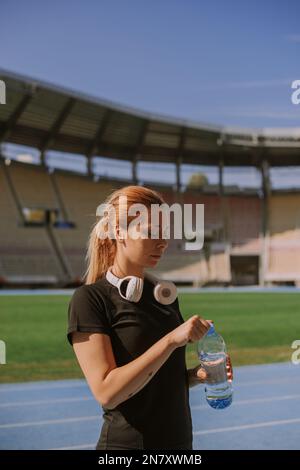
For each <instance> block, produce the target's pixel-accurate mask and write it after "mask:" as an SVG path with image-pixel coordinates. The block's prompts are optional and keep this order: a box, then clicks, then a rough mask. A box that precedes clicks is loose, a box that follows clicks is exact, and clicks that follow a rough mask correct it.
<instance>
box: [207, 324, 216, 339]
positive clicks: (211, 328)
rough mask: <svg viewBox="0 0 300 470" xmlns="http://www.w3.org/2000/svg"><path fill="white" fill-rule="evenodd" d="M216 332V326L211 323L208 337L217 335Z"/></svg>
mask: <svg viewBox="0 0 300 470" xmlns="http://www.w3.org/2000/svg"><path fill="white" fill-rule="evenodd" d="M215 331H216V330H215V326H214V324H213V323H211V324H210V328H209V330H208V332H207V333H206V335H207V336H211V335H212V334H214V333H215Z"/></svg>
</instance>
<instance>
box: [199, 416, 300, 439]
mask: <svg viewBox="0 0 300 470" xmlns="http://www.w3.org/2000/svg"><path fill="white" fill-rule="evenodd" d="M294 423H300V418H293V419H282V420H278V421H265V422H262V423H255V424H245V425H243V426H230V427H227V428H217V429H206V430H204V431H195V432H193V434H194V436H200V435H204V434H214V433H217V432H228V431H242V430H244V429H257V428H264V427H269V426H270V427H271V426H283V425H284V424H294Z"/></svg>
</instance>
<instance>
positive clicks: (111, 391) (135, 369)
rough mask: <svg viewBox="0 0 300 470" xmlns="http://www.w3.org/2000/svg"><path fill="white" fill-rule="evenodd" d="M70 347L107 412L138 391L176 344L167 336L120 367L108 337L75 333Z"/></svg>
mask: <svg viewBox="0 0 300 470" xmlns="http://www.w3.org/2000/svg"><path fill="white" fill-rule="evenodd" d="M73 348H74V351H75V354H76V357H77V360H78V362H79V365H80V367H81V369H82V371H83V373H84V375H85V377H86V379H87V382H88V384H89V386H90V388H91V390H92V392H93V395H94V396H95V398H96V400H97V401H98V402H100V403H101V405H103V406H105V407H106V408H108V409H111V408H115V407H116V406H118V405H119V404H120V403H122V402H123V401H125V400H127V399H128V398H130V397H132V396H133V395H135V394H136V393H137V392H138V391H139V390H140V389H142V388H143V387H144V386H145V385H146V384H147V383H148V382H149V381H150V380H151V378H152V377H153V375H154V374H155V373H156V372H157V371H158V370H159V369H160V367H161V366H162V365H163V364H164V362H165V361H166V360H167V359H168V357H169V356H170V355H171V353H172V352H173V351H174V350H175V349H176V348H177V345H176V344H175V343H174V342H173V341H172V340H171V336H170V334H167V335H165V336H164V337H162V338H161V339H160V340H159V341H157V342H156V343H155V344H153V345H152V346H151V347H150V348H149V349H148V350H147V351H146V352H144V353H143V354H142V355H141V356H139V357H138V358H136V359H134V360H133V361H131V362H129V363H128V364H125V365H124V366H121V367H117V366H116V363H115V359H114V355H113V351H112V346H111V341H110V337H109V336H108V335H105V334H102V333H83V332H78V331H76V332H74V333H73Z"/></svg>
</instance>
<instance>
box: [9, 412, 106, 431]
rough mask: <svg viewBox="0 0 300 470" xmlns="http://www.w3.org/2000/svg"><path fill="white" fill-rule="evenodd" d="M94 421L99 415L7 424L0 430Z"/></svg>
mask: <svg viewBox="0 0 300 470" xmlns="http://www.w3.org/2000/svg"><path fill="white" fill-rule="evenodd" d="M95 419H98V420H99V421H100V415H99V416H82V417H78V418H64V419H49V420H45V421H26V422H24V423H7V424H0V429H10V428H25V427H27V426H46V425H49V424H64V423H76V422H80V421H94V420H95Z"/></svg>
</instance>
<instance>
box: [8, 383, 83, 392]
mask: <svg viewBox="0 0 300 470" xmlns="http://www.w3.org/2000/svg"><path fill="white" fill-rule="evenodd" d="M74 387H88V386H87V383H86V382H83V383H75V384H71V383H70V384H62V383H60V384H59V383H58V384H55V383H51V381H50V382H49V384H38V383H37V384H36V385H28V386H26V385H25V386H22V385H16V386H11V387H10V386H9V387H8V386H5V385H0V392H26V391H27V390H29V391H31V390H45V389H46V390H52V389H56V388H74Z"/></svg>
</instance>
